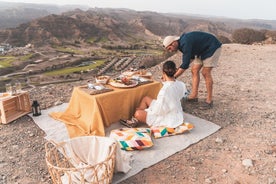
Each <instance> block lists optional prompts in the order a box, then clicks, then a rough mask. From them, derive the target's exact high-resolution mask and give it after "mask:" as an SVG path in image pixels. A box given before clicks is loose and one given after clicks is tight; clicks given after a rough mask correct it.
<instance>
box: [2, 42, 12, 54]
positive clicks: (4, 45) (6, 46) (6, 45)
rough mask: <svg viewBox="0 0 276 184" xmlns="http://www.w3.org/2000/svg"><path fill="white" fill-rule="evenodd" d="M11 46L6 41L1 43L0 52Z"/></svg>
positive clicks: (7, 49)
mask: <svg viewBox="0 0 276 184" xmlns="http://www.w3.org/2000/svg"><path fill="white" fill-rule="evenodd" d="M11 48H12V46H11V45H10V44H8V43H1V44H0V53H1V54H3V53H5V52H7V51H9V50H10V49H11Z"/></svg>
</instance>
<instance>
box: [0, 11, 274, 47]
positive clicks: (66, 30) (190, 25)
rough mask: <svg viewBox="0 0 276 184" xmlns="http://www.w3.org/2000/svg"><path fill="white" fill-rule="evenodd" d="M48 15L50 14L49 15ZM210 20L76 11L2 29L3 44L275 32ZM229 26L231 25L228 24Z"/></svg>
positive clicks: (108, 41) (118, 41)
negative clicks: (247, 29)
mask: <svg viewBox="0 0 276 184" xmlns="http://www.w3.org/2000/svg"><path fill="white" fill-rule="evenodd" d="M45 14H47V13H45ZM240 22H241V23H240V24H239V26H238V23H237V22H235V21H234V20H232V19H231V20H227V19H221V18H217V19H212V20H211V19H210V18H208V17H207V18H203V17H197V16H188V15H175V14H161V13H157V12H148V11H143V12H139V11H134V10H129V9H101V8H93V9H89V10H86V11H85V10H81V9H75V10H73V11H67V12H65V13H62V14H50V15H47V16H43V17H40V18H37V19H34V20H32V21H30V22H27V23H24V24H20V25H19V26H18V27H15V28H10V29H3V30H0V43H3V42H5V43H9V44H12V45H14V46H24V45H26V44H28V43H31V44H33V45H35V46H41V45H47V44H51V45H53V44H64V43H69V44H74V43H76V42H77V43H79V42H86V43H90V44H91V43H92V44H98V45H100V46H102V45H114V44H115V45H118V44H121V45H124V44H132V43H133V44H137V43H138V44H139V42H145V41H147V40H152V41H154V40H159V39H160V38H161V37H164V36H165V35H169V34H175V35H179V34H181V33H183V32H188V31H192V30H201V31H207V32H211V33H213V34H216V35H218V36H219V35H222V36H225V37H228V38H229V37H231V33H232V32H233V30H234V29H236V28H239V27H242V25H244V27H254V28H258V29H274V28H276V26H275V25H276V24H273V23H275V22H273V21H270V22H263V23H259V22H256V21H255V22H251V23H250V22H249V21H248V22H246V24H243V23H244V21H241V20H240ZM228 23H229V24H228Z"/></svg>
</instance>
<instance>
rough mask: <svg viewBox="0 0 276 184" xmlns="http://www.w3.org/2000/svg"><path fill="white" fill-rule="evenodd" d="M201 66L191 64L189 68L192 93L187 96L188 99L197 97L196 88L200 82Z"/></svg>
mask: <svg viewBox="0 0 276 184" xmlns="http://www.w3.org/2000/svg"><path fill="white" fill-rule="evenodd" d="M201 67H202V65H201V64H193V65H192V67H191V72H192V92H191V94H190V95H189V97H188V99H194V98H197V96H198V86H199V81H200V73H199V71H200V69H201Z"/></svg>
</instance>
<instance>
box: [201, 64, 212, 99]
mask: <svg viewBox="0 0 276 184" xmlns="http://www.w3.org/2000/svg"><path fill="white" fill-rule="evenodd" d="M211 71H212V67H203V69H202V75H203V77H204V79H205V84H206V90H207V98H206V103H208V104H210V103H211V102H212V100H213V99H212V96H213V78H212V74H211Z"/></svg>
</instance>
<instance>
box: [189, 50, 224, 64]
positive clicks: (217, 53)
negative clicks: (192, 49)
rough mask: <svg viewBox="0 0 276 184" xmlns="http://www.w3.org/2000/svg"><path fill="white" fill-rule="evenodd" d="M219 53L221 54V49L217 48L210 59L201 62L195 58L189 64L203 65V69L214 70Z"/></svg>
mask: <svg viewBox="0 0 276 184" xmlns="http://www.w3.org/2000/svg"><path fill="white" fill-rule="evenodd" d="M220 53H221V47H220V48H218V49H217V50H216V51H215V53H214V54H213V55H212V56H211V57H208V58H206V59H204V60H201V59H200V58H197V57H196V58H195V59H194V60H192V63H191V64H197V65H203V67H212V68H214V67H216V66H217V64H218V60H219V57H220Z"/></svg>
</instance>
